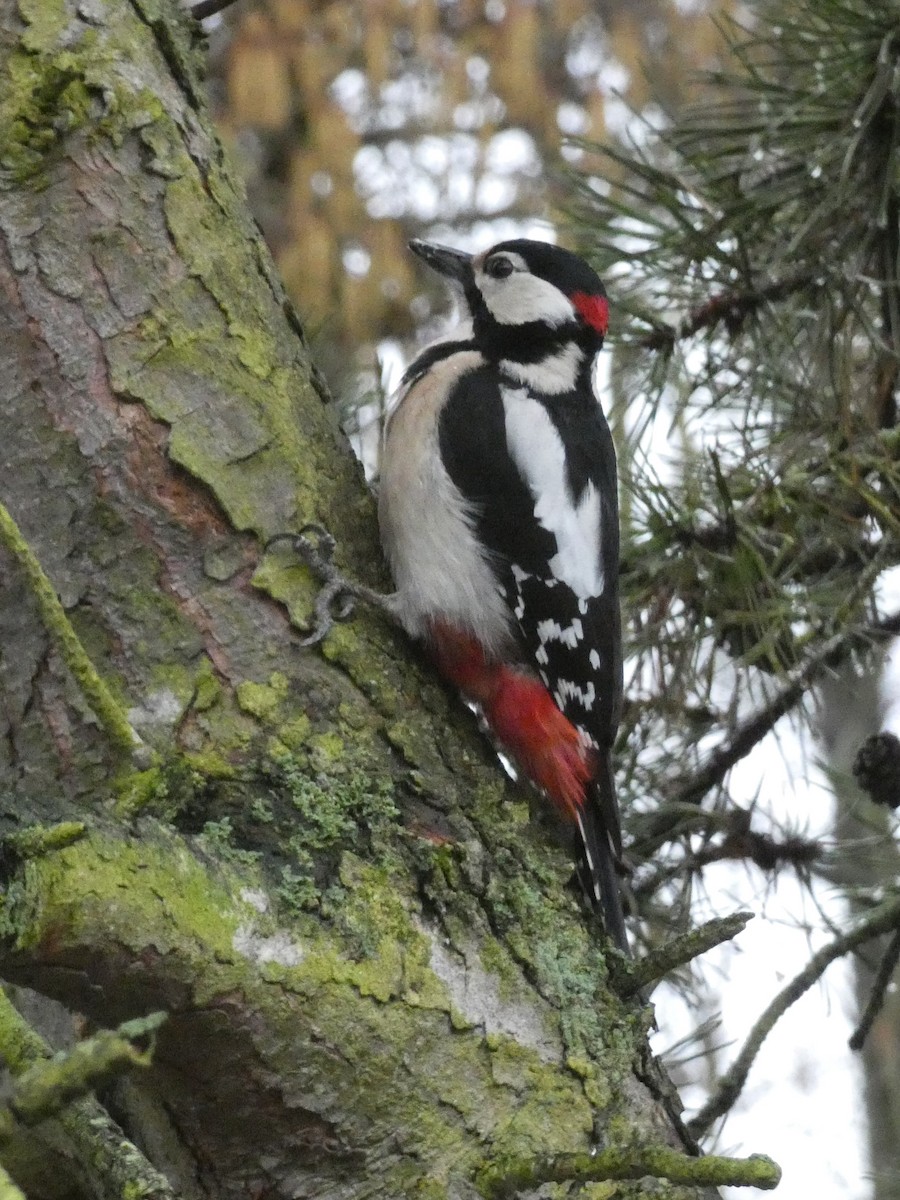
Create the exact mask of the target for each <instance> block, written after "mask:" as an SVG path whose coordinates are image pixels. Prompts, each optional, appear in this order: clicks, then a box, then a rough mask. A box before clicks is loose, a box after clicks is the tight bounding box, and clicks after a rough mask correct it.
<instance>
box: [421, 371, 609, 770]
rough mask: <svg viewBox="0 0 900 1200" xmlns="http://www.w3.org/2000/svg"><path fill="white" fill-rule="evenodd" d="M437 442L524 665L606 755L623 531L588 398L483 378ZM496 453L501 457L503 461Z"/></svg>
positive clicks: (455, 404)
mask: <svg viewBox="0 0 900 1200" xmlns="http://www.w3.org/2000/svg"><path fill="white" fill-rule="evenodd" d="M439 436H440V440H441V454H442V457H443V460H444V464H445V466H446V468H447V470H448V472H449V474H450V477H451V478H452V480H453V482H454V483H455V484H456V486H457V487H458V488H459V490H460V491H461V492H462V494H463V495H464V496H465V498H466V500H467V501H468V502H469V503H470V504H471V505H472V508H473V512H474V513H475V514H476V519H477V521H478V535H479V537H480V539H481V540H482V542H483V543H484V544H485V546H487V547H488V549H489V550H490V552H491V553H492V555H493V556H494V563H495V569H496V573H497V577H498V582H499V583H500V585H501V586H502V588H503V590H504V593H505V596H506V600H507V603H508V605H509V608H510V609H511V611H512V613H513V615H514V617H515V621H516V625H517V628H518V633H519V640H520V645H521V649H522V653H523V657H524V658H525V659H526V661H527V662H529V663H530V664H531V665H532V666H533V667H534V669H535V670H536V671H537V672H538V674H539V675H540V677H541V679H542V680H543V681H544V683H545V684H546V686H547V688H548V689H549V690H550V692H551V694H552V695H553V696H554V698H555V700H556V702H557V704H558V705H559V707H560V708H561V709H562V711H563V712H564V713H565V715H566V716H567V717H568V718H569V719H570V720H571V721H572V723H573V724H574V725H576V726H578V727H579V728H580V729H582V730H583V731H584V732H585V733H586V735H587V736H588V737H589V738H590V740H591V741H592V742H593V743H594V745H595V746H596V747H597V748H598V749H599V750H601V751H605V750H608V748H609V747H610V746H611V745H612V741H613V739H614V737H615V731H616V728H617V726H618V722H619V710H620V706H621V696H622V661H621V632H620V617H619V598H618V553H619V530H618V507H617V496H616V468H615V453H614V450H613V445H612V438H611V437H610V433H609V428H608V426H607V424H606V421H605V419H604V417H603V414H602V412H601V410H600V406H599V404H598V403H597V401H596V399H595V398H594V397H593V395H590V394H587V395H573V394H567V395H566V396H563V397H553V398H551V399H549V400H548V399H547V398H544V397H541V398H538V397H535V396H534V395H532V394H531V393H529V392H528V391H526V390H525V389H523V388H520V387H519V388H517V387H515V386H511V385H504V384H503V382H502V380H501V379H500V378H499V376H498V375H497V373H496V372H495V371H493V370H492V369H490V368H487V367H486V368H484V369H483V370H480V371H476V372H473V373H472V374H470V375H468V376H467V377H466V378H465V379H464V380H463V381H462V382H461V384H460V386H459V387H458V388H457V389H456V390H455V392H454V394H453V395H452V396H451V397H450V399H449V400H448V403H447V404H446V405H445V407H444V410H443V412H442V414H441V421H440V428H439ZM496 447H504V448H505V449H504V451H503V453H501V454H500V455H499V456H498V455H496V454H495V453H494V451H495V449H496ZM488 448H491V453H490V454H489V452H488Z"/></svg>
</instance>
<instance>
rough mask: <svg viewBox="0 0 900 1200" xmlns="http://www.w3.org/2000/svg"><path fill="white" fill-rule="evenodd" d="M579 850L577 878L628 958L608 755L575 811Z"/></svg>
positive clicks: (616, 814) (615, 806) (616, 816)
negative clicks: (581, 804) (582, 801)
mask: <svg viewBox="0 0 900 1200" xmlns="http://www.w3.org/2000/svg"><path fill="white" fill-rule="evenodd" d="M578 832H579V833H580V835H581V847H580V854H579V858H578V879H579V881H580V883H581V886H582V888H584V891H585V894H586V895H587V898H588V900H589V901H590V903H591V904H592V905H593V907H594V908H595V909H596V910H597V911H598V912H599V913H600V914H601V915H602V917H603V924H604V926H605V927H606V933H607V935H608V936H609V937H610V938H612V940H613V941H614V942H615V944H616V946H617V947H618V948H619V949H620V950H621V951H622V953H623V954H627V955H629V956H630V954H631V949H630V947H629V945H628V932H627V930H626V928H625V914H624V913H623V911H622V898H621V893H620V891H619V877H618V873H617V872H616V862H617V860H618V858H619V856H620V854H621V851H622V843H621V834H620V832H619V809H618V804H617V802H616V793H615V783H614V782H613V777H612V769H611V767H610V763H609V756H608V755H605V756H604V761H603V762H602V763H601V764H600V770H599V772H598V773H597V776H596V777H595V778H594V779H593V780H592V781H591V783H590V785H589V787H588V789H587V794H586V796H585V803H584V806H583V807H582V808H581V809H579V812H578Z"/></svg>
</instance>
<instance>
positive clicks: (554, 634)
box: [537, 617, 584, 650]
mask: <svg viewBox="0 0 900 1200" xmlns="http://www.w3.org/2000/svg"><path fill="white" fill-rule="evenodd" d="M537 635H538V637H539V638H540V639H541V646H546V644H547V642H562V644H563V645H564V646H568V647H569V649H570V650H576V649H577V648H578V643H579V642H580V641H581V639H582V638H583V637H584V629H583V628H582V624H581V621H580V620H579V619H578V617H576V618H575V620H574V621H573V622H572V624H571V625H568V626H566V628H565V629H563V627H562V626H561V625H560V623H559V621H554V620H552V619H551V620H547V621H539V622H538V627H537Z"/></svg>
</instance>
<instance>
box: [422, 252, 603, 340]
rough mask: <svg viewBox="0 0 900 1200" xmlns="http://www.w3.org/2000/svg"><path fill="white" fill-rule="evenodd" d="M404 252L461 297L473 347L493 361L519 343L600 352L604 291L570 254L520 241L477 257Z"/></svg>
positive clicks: (585, 266)
mask: <svg viewBox="0 0 900 1200" xmlns="http://www.w3.org/2000/svg"><path fill="white" fill-rule="evenodd" d="M409 245H410V249H411V250H412V251H413V253H415V254H417V255H418V256H419V258H421V259H423V260H424V261H425V262H426V263H428V265H429V266H430V267H432V268H433V269H434V270H436V271H438V272H439V273H440V274H441V275H443V276H444V277H445V278H446V279H447V280H449V281H450V282H451V283H452V284H454V285H455V287H456V289H457V290H458V291H461V293H462V296H463V298H464V302H465V304H466V307H467V308H468V310H469V314H470V315H471V318H472V322H473V326H474V331H475V338H476V340H477V341H478V342H479V343H480V344H481V345H483V346H484V347H485V348H486V349H488V350H491V349H494V350H495V351H496V353H497V355H498V356H499V357H510V356H513V357H515V354H514V351H515V349H516V348H517V347H521V346H523V345H524V344H525V343H526V342H528V343H539V344H540V345H541V346H544V347H545V346H547V345H548V344H552V343H554V342H557V343H558V342H565V341H573V340H575V341H578V342H579V343H580V344H581V345H582V346H583V347H584V348H585V349H586V350H589V351H594V352H595V351H597V350H599V349H600V347H601V346H602V345H603V339H604V337H605V336H606V327H607V321H608V314H609V306H608V303H607V299H606V290H605V289H604V287H603V283H602V281H601V279H600V277H599V275H598V274H597V273H596V271H594V270H593V268H592V267H589V266H588V264H587V263H586V262H585V261H584V259H582V258H579V257H578V255H577V254H573V253H572V252H571V251H570V250H563V249H562V248H561V247H559V246H551V245H549V244H548V243H546V242H534V241H530V240H529V239H527V238H515V239H513V240H511V241H507V242H500V243H498V245H496V246H492V247H491V249H490V250H485V251H484V252H483V253H481V254H476V255H471V254H465V253H464V252H463V251H461V250H453V249H451V248H450V247H448V246H438V245H435V244H434V243H432V242H421V241H412V242H410V244H409ZM535 348H537V346H535Z"/></svg>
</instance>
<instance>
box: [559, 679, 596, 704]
mask: <svg viewBox="0 0 900 1200" xmlns="http://www.w3.org/2000/svg"><path fill="white" fill-rule="evenodd" d="M553 699H554V700H555V701H556V703H557V704H558V705H559V707H560V708H561V709H562V710H563V712H565V710H566V706H567V703H568V701H569V700H577V701H578V703H579V704H580V705H581V707H582V708H583V709H584V710H585V712H590V711H591V709H592V708H593V707H594V701H595V700H596V699H597V691H596V689H595V687H594V681H593V680H590V682H589V683H588V685H587V687H580V686H579V685H578V684H577V683H573V682H572V681H571V679H557V681H556V687H555V688H554V690H553Z"/></svg>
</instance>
